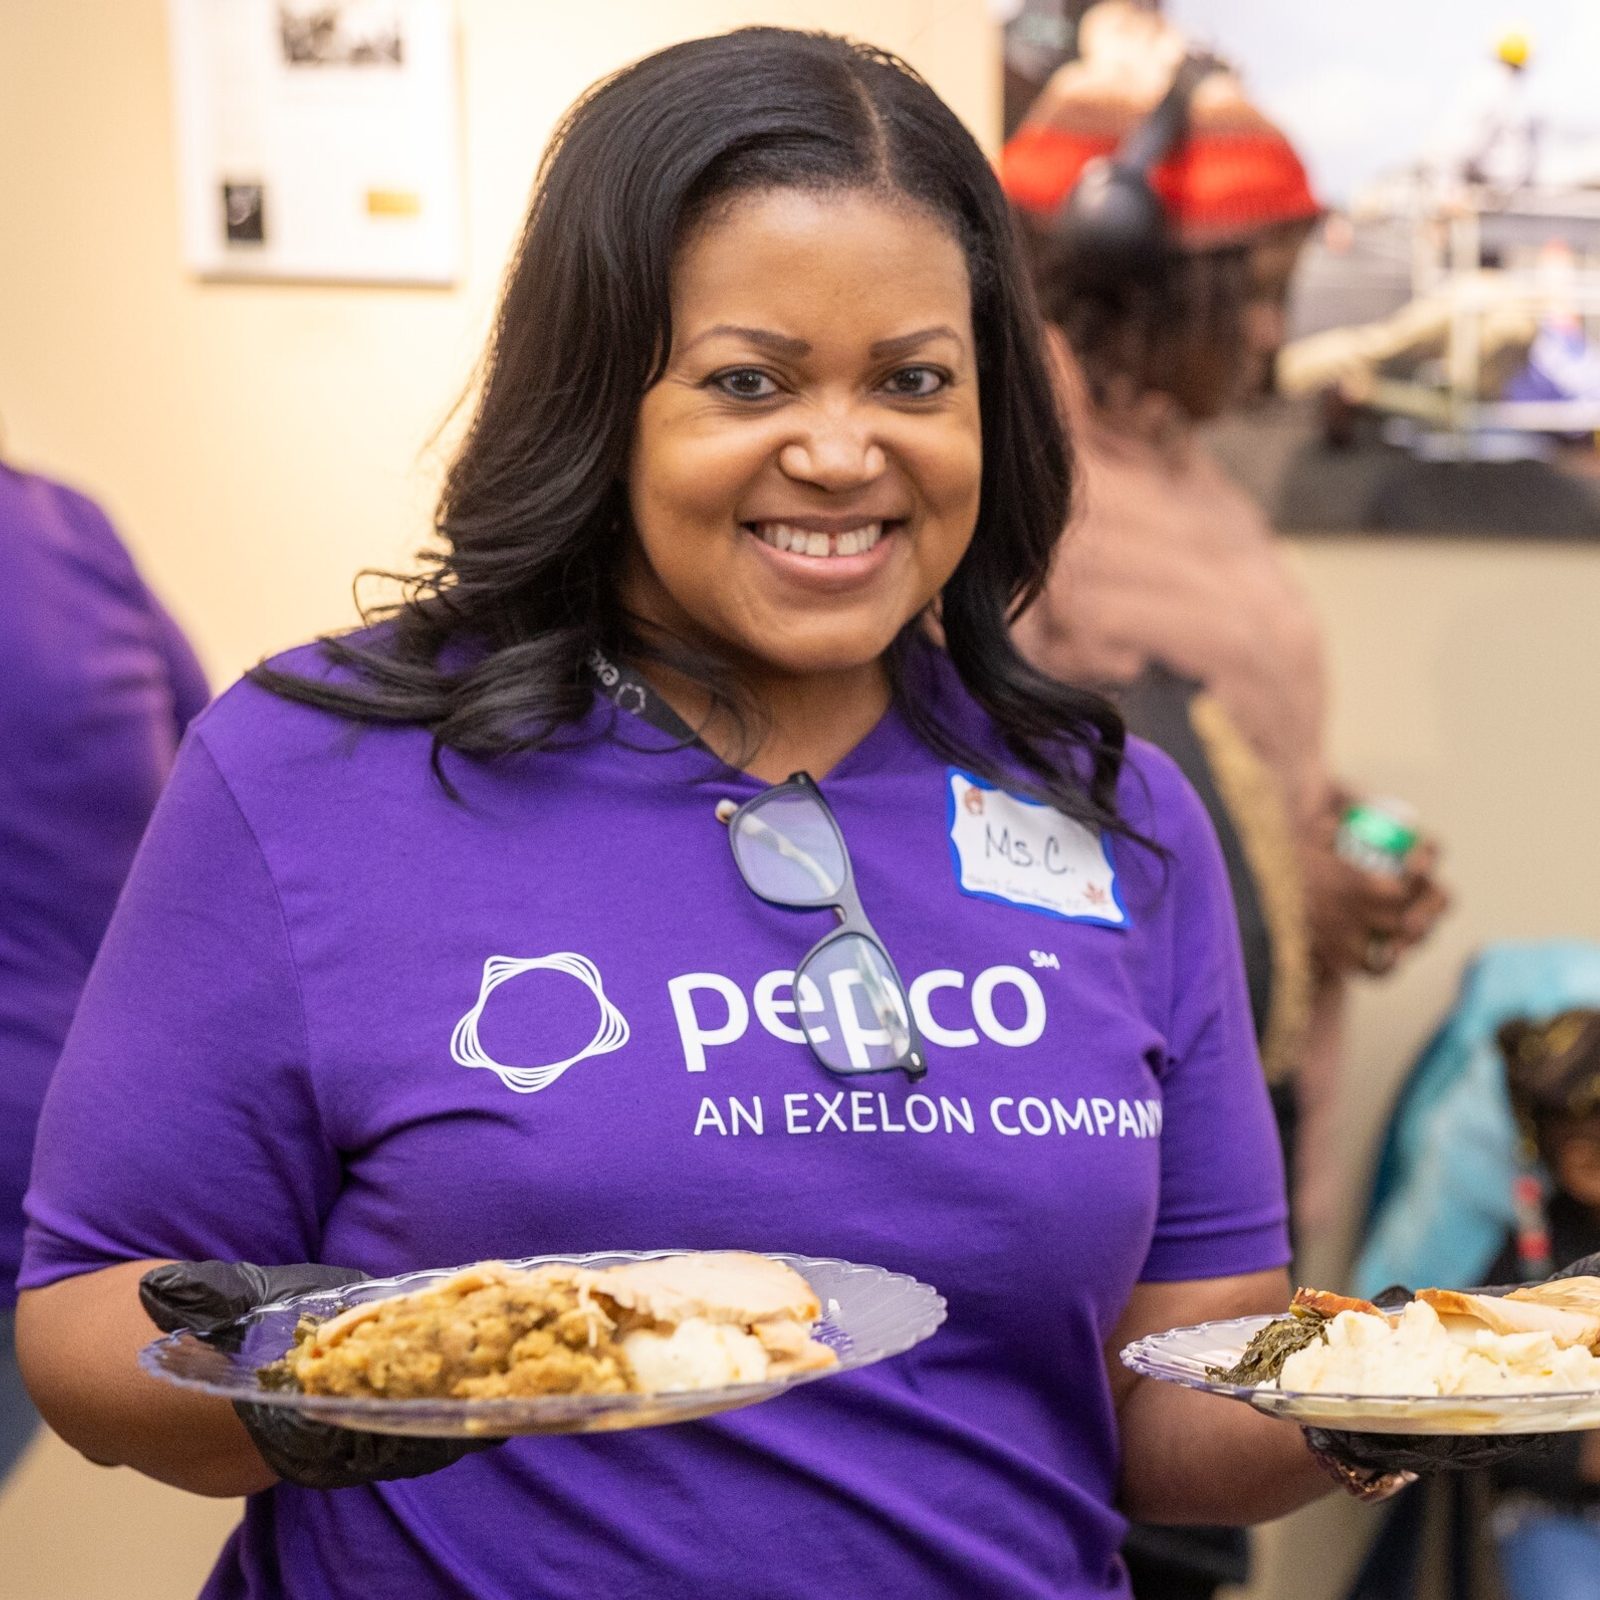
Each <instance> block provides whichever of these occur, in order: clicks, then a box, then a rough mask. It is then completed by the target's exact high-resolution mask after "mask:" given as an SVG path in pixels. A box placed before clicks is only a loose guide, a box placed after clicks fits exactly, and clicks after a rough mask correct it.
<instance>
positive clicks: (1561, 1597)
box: [1490, 1009, 1600, 1600]
mask: <svg viewBox="0 0 1600 1600" xmlns="http://www.w3.org/2000/svg"><path fill="white" fill-rule="evenodd" d="M1499 1039H1500V1049H1501V1052H1502V1054H1503V1055H1504V1057H1505V1063H1506V1084H1507V1088H1508V1089H1509V1091H1510V1094H1511V1104H1512V1107H1513V1109H1514V1110H1515V1112H1516V1115H1517V1121H1518V1123H1519V1124H1520V1125H1521V1129H1522V1135H1523V1142H1524V1149H1525V1154H1526V1158H1527V1159H1526V1162H1525V1174H1524V1176H1523V1177H1522V1178H1521V1179H1519V1180H1518V1182H1519V1194H1518V1203H1517V1213H1518V1226H1517V1230H1516V1234H1515V1236H1514V1237H1513V1238H1512V1239H1511V1240H1510V1241H1508V1243H1507V1245H1506V1248H1505V1250H1504V1251H1503V1252H1502V1254H1501V1256H1500V1258H1499V1259H1498V1260H1497V1261H1496V1262H1495V1265H1494V1267H1493V1268H1492V1269H1491V1271H1490V1281H1491V1282H1493V1283H1510V1282H1513V1281H1516V1280H1520V1281H1522V1282H1534V1281H1537V1280H1538V1279H1541V1278H1543V1277H1546V1276H1547V1275H1548V1274H1549V1271H1550V1267H1549V1264H1548V1263H1549V1262H1550V1261H1551V1260H1552V1259H1554V1260H1556V1261H1572V1260H1575V1259H1576V1258H1577V1257H1579V1256H1584V1255H1588V1254H1590V1253H1591V1252H1593V1251H1595V1250H1600V1010H1588V1009H1584V1010H1572V1011H1563V1012H1560V1013H1558V1014H1557V1015H1556V1016H1554V1017H1551V1018H1550V1019H1549V1020H1548V1021H1545V1022H1532V1021H1527V1020H1518V1021H1514V1022H1508V1023H1506V1024H1505V1025H1504V1026H1503V1027H1502V1028H1501V1029H1500V1034H1499ZM1536 1165H1537V1166H1538V1167H1542V1168H1543V1171H1544V1174H1545V1179H1544V1181H1543V1182H1541V1180H1540V1178H1539V1177H1538V1176H1537V1175H1536ZM1494 1476H1495V1485H1496V1488H1497V1490H1498V1505H1497V1508H1496V1511H1495V1518H1494V1534H1495V1543H1496V1546H1497V1548H1498V1551H1499V1556H1500V1566H1501V1572H1502V1575H1503V1577H1504V1581H1505V1587H1506V1592H1507V1597H1508V1600H1600V1433H1562V1434H1556V1435H1554V1436H1553V1448H1552V1449H1550V1450H1549V1451H1546V1452H1531V1453H1530V1454H1528V1455H1527V1456H1525V1457H1520V1458H1518V1459H1517V1460H1515V1461H1512V1462H1507V1463H1506V1464H1505V1465H1503V1466H1501V1467H1500V1468H1498V1469H1496V1472H1495V1475H1494Z"/></svg>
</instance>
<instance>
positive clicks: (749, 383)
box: [711, 367, 778, 400]
mask: <svg viewBox="0 0 1600 1600" xmlns="http://www.w3.org/2000/svg"><path fill="white" fill-rule="evenodd" d="M711 382H712V384H713V385H714V386H715V387H716V388H718V389H720V390H721V391H722V392H723V393H724V394H726V395H732V396H733V398H734V399H735V400H770V399H771V398H772V397H773V395H775V394H776V393H777V392H778V386H777V384H776V383H774V382H773V381H772V379H771V378H769V377H768V376H767V374H766V373H764V372H762V371H761V370H760V369H759V368H756V367H734V368H732V369H731V370H730V371H728V372H719V373H718V374H717V375H716V376H715V377H714V378H712V380H711Z"/></svg>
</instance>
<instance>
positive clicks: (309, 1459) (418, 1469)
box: [139, 1261, 501, 1489]
mask: <svg viewBox="0 0 1600 1600" xmlns="http://www.w3.org/2000/svg"><path fill="white" fill-rule="evenodd" d="M365 1277H366V1274H365V1273H364V1272H353V1271H351V1270H350V1269H349V1268H348V1267H324V1266H317V1265H314V1264H312V1263H309V1262H307V1263H303V1264H301V1265H298V1266H292V1267H257V1266H253V1265H252V1264H251V1263H250V1262H248V1261H176V1262H173V1263H172V1264H171V1265H170V1266H165V1267H157V1268H156V1269H155V1270H154V1271H152V1272H147V1273H145V1275H144V1276H143V1277H142V1278H141V1279H140V1280H139V1300H140V1303H141V1304H142V1305H143V1306H144V1308H145V1310H146V1311H147V1312H148V1313H149V1315H150V1320H151V1321H152V1322H154V1323H155V1325H156V1326H157V1327H158V1328H160V1329H161V1330H162V1332H163V1333H176V1332H178V1331H179V1330H180V1329H185V1328H186V1329H188V1330H190V1331H191V1332H193V1333H197V1334H200V1335H201V1336H202V1337H204V1338H206V1339H209V1340H210V1341H211V1342H213V1343H215V1344H218V1345H220V1346H222V1347H223V1348H224V1349H226V1348H228V1346H229V1343H230V1328H229V1324H231V1323H233V1322H236V1321H237V1320H238V1319H239V1318H240V1317H242V1316H244V1315H245V1314H246V1313H247V1312H250V1311H253V1310H254V1309H255V1308H256V1307H257V1306H261V1305H266V1304H267V1303H268V1302H269V1301H273V1300H282V1299H284V1298H286V1297H287V1296H289V1295H295V1294H309V1293H312V1292H313V1291H315V1290H318V1289H337V1288H340V1287H342V1286H343V1285H344V1284H347V1283H360V1282H361V1281H362V1279H364V1278H365ZM237 1340H238V1334H237V1333H236V1332H235V1333H233V1334H232V1342H233V1343H235V1344H236V1343H237ZM233 1409H234V1410H235V1411H237V1412H238V1413H239V1418H240V1420H241V1421H242V1422H243V1423H244V1425H245V1428H246V1430H247V1431H248V1433H249V1435H250V1437H251V1439H252V1440H253V1441H254V1442H255V1446H256V1448H257V1449H258V1450H259V1451H260V1452H261V1458H262V1460H264V1461H265V1462H266V1464H267V1465H268V1466H269V1467H271V1468H272V1470H273V1471H274V1472H275V1473H277V1475H278V1476H279V1477H280V1478H282V1479H284V1480H285V1481H286V1482H288V1483H296V1484H299V1485H300V1486H301V1487H302V1488H305V1489H348V1488H350V1487H352V1486H353V1485H355V1484H359V1483H376V1482H378V1481H379V1480H380V1479H383V1478H420V1477H422V1476H423V1475H424V1474H425V1473H429V1472H437V1471H438V1470H439V1469H440V1468H441V1467H448V1466H450V1465H451V1464H452V1463H454V1462H457V1461H459V1460H460V1459H461V1458H462V1456H464V1455H470V1454H472V1453H473V1452H474V1451H477V1450H485V1449H487V1448H488V1447H489V1446H490V1445H494V1444H499V1443H500V1442H501V1441H500V1440H498V1439H419V1438H411V1437H407V1436H402V1435H398V1434H388V1433H363V1432H362V1431H360V1430H359V1429H356V1428H336V1427H333V1426H331V1425H329V1424H328V1423H325V1422H316V1421H313V1420H312V1419H311V1418H310V1417H307V1416H305V1415H304V1414H302V1413H301V1412H298V1411H295V1410H292V1409H290V1408H289V1407H286V1406H258V1405H249V1404H246V1403H244V1402H235V1404H234V1408H233Z"/></svg>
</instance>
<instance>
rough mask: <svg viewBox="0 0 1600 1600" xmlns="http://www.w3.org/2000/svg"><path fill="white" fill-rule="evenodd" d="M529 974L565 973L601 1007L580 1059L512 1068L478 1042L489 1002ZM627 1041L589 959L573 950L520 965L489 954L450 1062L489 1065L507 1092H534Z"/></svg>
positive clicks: (453, 1043) (620, 1019)
mask: <svg viewBox="0 0 1600 1600" xmlns="http://www.w3.org/2000/svg"><path fill="white" fill-rule="evenodd" d="M525 972H564V973H566V974H567V975H568V976H569V977H571V978H574V979H576V980H577V982H579V983H581V984H583V985H584V987H585V988H587V989H588V990H589V992H590V993H591V994H592V995H593V996H594V997H595V1000H596V1001H597V1002H598V1003H599V1006H600V1021H599V1024H598V1026H597V1027H596V1028H595V1032H594V1037H593V1038H592V1039H591V1040H590V1041H589V1042H588V1044H586V1045H585V1046H584V1047H583V1049H581V1050H580V1051H579V1052H578V1053H577V1054H576V1055H573V1056H568V1057H567V1058H566V1060H564V1061H552V1062H549V1063H547V1064H546V1065H544V1066H509V1065H507V1064H506V1063H505V1062H503V1061H496V1060H495V1059H494V1057H493V1056H491V1055H490V1054H489V1052H488V1051H487V1050H485V1049H484V1048H483V1044H482V1041H481V1040H480V1039H479V1038H478V1023H479V1021H480V1020H481V1019H482V1017H483V1011H484V1007H485V1006H487V1005H488V1004H489V998H490V996H491V995H493V993H494V992H495V990H496V989H498V988H499V987H500V985H501V984H503V983H508V982H510V980H511V979H512V978H516V977H520V976H521V975H522V974H523V973H525ZM627 1042H628V1019H627V1018H626V1017H624V1016H623V1014H622V1013H621V1012H620V1011H618V1010H617V1008H616V1007H615V1006H614V1005H612V1003H611V1002H610V1001H609V1000H608V999H607V998H606V991H605V986H604V985H603V984H602V983H601V981H600V973H599V969H598V968H596V966H595V964H594V963H593V962H592V961H591V960H589V958H588V957H587V956H580V955H576V954H575V953H574V952H572V951H570V950H562V951H558V952H557V953H556V954H555V955H551V956H538V957H535V958H534V959H532V960H527V961H519V960H518V959H517V958H516V957H514V956H490V957H489V959H488V960H487V961H485V962H484V964H483V981H482V983H481V984H480V985H479V988H478V1003H477V1004H476V1005H475V1006H473V1008H472V1009H471V1010H470V1011H469V1012H468V1013H467V1014H466V1016H464V1017H463V1018H462V1019H461V1020H460V1021H459V1022H458V1023H457V1024H456V1027H455V1032H454V1033H452V1034H451V1035H450V1055H451V1058H452V1059H453V1060H454V1061H456V1062H457V1063H459V1064H460V1065H461V1066H463V1067H487V1068H488V1069H489V1070H490V1071H491V1072H492V1073H494V1074H495V1075H496V1076H497V1077H498V1078H499V1079H500V1081H501V1082H502V1083H503V1084H504V1085H505V1086H506V1088H508V1089H515V1090H516V1092H517V1093H518V1094H534V1093H536V1092H537V1091H538V1090H540V1089H546V1088H548V1087H549V1086H550V1085H551V1084H552V1083H554V1082H555V1081H556V1079H557V1078H559V1077H560V1076H561V1074H562V1073H564V1072H565V1071H566V1070H567V1068H568V1067H575V1066H576V1065H577V1064H578V1063H579V1062H580V1061H587V1060H588V1059H589V1057H590V1056H603V1055H609V1054H610V1053H611V1052H612V1051H613V1050H620V1049H621V1048H622V1047H623V1045H625V1044H626V1043H627Z"/></svg>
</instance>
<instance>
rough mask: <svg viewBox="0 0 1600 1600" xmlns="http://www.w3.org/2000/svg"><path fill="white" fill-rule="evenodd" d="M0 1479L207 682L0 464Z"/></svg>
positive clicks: (55, 498) (117, 557)
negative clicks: (24, 1308) (65, 1059)
mask: <svg viewBox="0 0 1600 1600" xmlns="http://www.w3.org/2000/svg"><path fill="white" fill-rule="evenodd" d="M0 570H4V572H5V574H6V581H5V583H4V584H3V585H0V749H3V751H4V757H3V759H0V1479H3V1478H4V1477H5V1475H6V1473H7V1472H8V1471H9V1470H10V1468H11V1467H12V1466H13V1465H14V1464H15V1463H16V1461H17V1459H18V1458H19V1457H20V1456H21V1454H22V1452H23V1450H24V1448H25V1447H26V1446H27V1443H28V1441H29V1439H30V1438H31V1437H32V1435H33V1432H34V1429H35V1427H36V1426H37V1423H38V1416H37V1413H36V1412H35V1411H34V1409H33V1405H32V1403H31V1402H30V1401H29V1399H28V1397H27V1394H26V1393H25V1392H24V1390H23V1387H22V1381H21V1378H20V1376H19V1375H18V1371H17V1363H16V1356H15V1351H14V1346H13V1337H12V1324H13V1318H14V1308H15V1305H16V1287H15V1284H16V1277H17V1269H18V1266H19V1265H20V1263H21V1259H22V1230H23V1216H22V1196H23V1191H24V1189H25V1188H26V1187H27V1181H28V1165H29V1160H30V1157H31V1155H32V1152H33V1133H34V1125H35V1122H36V1121H37V1119H38V1115H39V1106H40V1103H41V1101H42V1100H43V1099H44V1092H45V1085H46V1083H47V1081H48V1079H49V1077H50V1073H51V1069H52V1068H53V1067H54V1066H55V1062H56V1057H57V1056H58V1055H59V1053H60V1051H61V1046H62V1042H63V1040H64V1039H65V1038H66V1034H67V1027H68V1024H69V1023H70V1022H71V1020H72V1014H73V1010H74V1007H75V1006H76V1005H77V1001H78V992H79V990H80V989H81V988H82V987H83V982H84V979H85V978H86V977H87V975H88V972H89V966H90V963H91V962H92V960H93V959H94V954H95V951H96V949H97V948H98V946H99V943H100V938H101V935H102V934H103V933H104V932H105V929H106V924H107V923H108V922H109V921H110V918H111V911H112V907H113V906H114V905H115V903H116V899H117V894H118V891H119V890H120V889H121V887H122V881H123V878H124V877H125V876H126V874H127V871H128V867H129V865H130V864H131V862H132V860H133V854H134V849H135V847H136V846H137V844H138V843H139V839H140V837H141V835H142V834H143V833H144V828H145V824H146V823H147V822H148V821H149V819H150V813H151V811H152V810H153V809H154V806H155V802H156V796H157V795H158V794H159V792H160V790H161V786H162V784H163V782H164V781H165V779H166V776H167V771H168V768H169V767H170V766H171V764H172V759H173V755H174V753H175V752H176V750H177V746H178V739H179V737H180V735H181V734H182V732H183V730H184V727H185V725H186V724H187V723H188V721H189V719H190V718H191V717H192V716H194V715H195V713H196V712H197V711H199V710H200V708H201V707H202V706H203V705H204V704H205V703H206V699H207V692H206V682H205V677H204V675H203V674H202V672H201V670H200V665H199V663H198V662H197V661H196V660H195V657H194V653H193V652H192V651H191V650H190V648H189V646H188V644H187V642H186V641H185V640H184V637H183V635H182V634H181V633H180V632H179V630H178V627H177V625H176V624H175V623H174V622H173V620H172V618H171V617H169V616H168V615H167V613H166V612H165V611H164V610H163V609H162V607H161V605H160V603H159V602H158V601H157V600H156V599H155V597H154V596H153V595H152V594H151V592H150V590H149V589H148V588H146V586H145V584H144V583H143V581H142V580H141V579H140V577H139V574H138V572H137V571H136V570H135V568H134V564H133V560H132V558H131V557H130V556H129V554H128V552H127V550H126V549H124V547H123V545H122V543H121V541H120V540H119V539H118V538H117V535H116V532H115V530H114V529H113V528H112V526H111V523H110V522H109V521H108V520H107V518H106V516H105V513H104V512H102V511H101V510H100V508H99V507H98V506H96V505H95V504H94V502H93V501H91V500H89V499H86V498H85V497H84V496H83V495H81V494H78V493H75V492H74V491H73V490H71V489H68V488H65V487H64V486H63V485H61V484H58V483H52V482H50V481H49V480H48V479H45V478H41V477H35V476H32V475H30V474H28V473H24V472H19V471H16V470H15V469H13V468H11V467H8V466H6V465H4V464H3V463H0Z"/></svg>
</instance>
